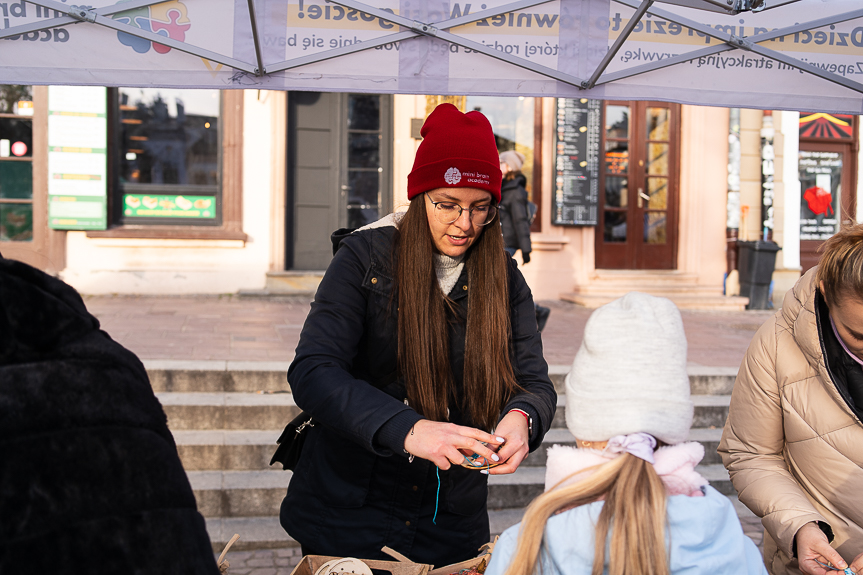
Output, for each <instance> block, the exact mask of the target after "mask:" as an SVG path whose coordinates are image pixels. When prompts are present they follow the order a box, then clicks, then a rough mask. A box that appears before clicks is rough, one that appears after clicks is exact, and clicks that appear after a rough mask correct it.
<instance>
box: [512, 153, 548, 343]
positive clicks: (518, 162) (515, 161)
mask: <svg viewBox="0 0 863 575" xmlns="http://www.w3.org/2000/svg"><path fill="white" fill-rule="evenodd" d="M499 159H500V171H501V173H502V174H503V184H502V186H501V191H500V197H501V199H500V227H501V229H502V230H503V243H504V246H505V247H506V251H507V253H509V255H511V256H515V252H517V251H518V250H521V261H522V264H528V263H530V252H531V251H532V247H531V243H530V224H531V221H530V220H531V217H530V214H528V208H527V206H528V198H527V190H526V189H525V187H524V186H525V185H526V184H527V178H526V177H525V176H524V174H522V173H521V167H522V166H523V165H524V154H522V153H521V152H516V151H515V150H506V151H505V152H501V153H500V156H499ZM535 311H536V325H537V328H538V329H539V331H542V330H543V329H544V328H545V324H546V322H548V316H549V315H551V310H550V309H549V308H547V307H545V306H541V305H539V304H536V309H535Z"/></svg>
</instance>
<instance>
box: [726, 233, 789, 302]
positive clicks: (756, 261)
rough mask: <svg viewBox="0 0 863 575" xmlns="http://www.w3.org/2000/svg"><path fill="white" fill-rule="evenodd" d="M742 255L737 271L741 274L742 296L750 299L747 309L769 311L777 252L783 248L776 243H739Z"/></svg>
mask: <svg viewBox="0 0 863 575" xmlns="http://www.w3.org/2000/svg"><path fill="white" fill-rule="evenodd" d="M737 245H738V246H739V248H740V253H739V255H738V260H737V269H738V271H739V273H740V295H741V296H743V297H748V298H749V305H747V306H746V309H769V308H771V307H773V306H772V305H771V303H772V302H771V301H770V282H771V280H772V279H773V269H774V267H775V266H776V252H778V251H779V250H780V249H781V248H780V247H779V245H778V244H777V243H776V242H773V241H764V240H759V241H757V242H740V241H739V242H737Z"/></svg>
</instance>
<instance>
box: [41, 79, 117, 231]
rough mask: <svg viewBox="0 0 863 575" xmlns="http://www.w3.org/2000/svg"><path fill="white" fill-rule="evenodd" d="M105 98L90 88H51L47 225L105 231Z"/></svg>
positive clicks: (106, 163) (101, 93)
mask: <svg viewBox="0 0 863 575" xmlns="http://www.w3.org/2000/svg"><path fill="white" fill-rule="evenodd" d="M107 128H108V126H107V95H106V90H105V88H102V87H91V86H49V87H48V225H49V226H50V227H51V228H53V229H55V230H104V229H105V228H106V227H107V223H108V212H107V205H108V202H107V192H108V187H107V175H108V170H107V166H108V159H107V158H108V155H107V152H108V150H107V147H108V143H107V138H108V129H107Z"/></svg>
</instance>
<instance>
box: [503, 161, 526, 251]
mask: <svg viewBox="0 0 863 575" xmlns="http://www.w3.org/2000/svg"><path fill="white" fill-rule="evenodd" d="M523 165H524V154H522V153H521V152H516V151H515V150H507V151H505V152H501V153H500V171H501V173H503V184H502V186H501V190H500V227H501V229H502V230H503V244H504V247H505V248H506V251H507V252H509V254H510V255H512V256H514V255H515V252H517V251H518V250H521V261H522V262H523V263H530V252H531V245H530V217H529V216H528V213H527V190H526V189H525V185H526V184H527V178H526V177H525V176H524V174H522V173H521V167H522V166H523Z"/></svg>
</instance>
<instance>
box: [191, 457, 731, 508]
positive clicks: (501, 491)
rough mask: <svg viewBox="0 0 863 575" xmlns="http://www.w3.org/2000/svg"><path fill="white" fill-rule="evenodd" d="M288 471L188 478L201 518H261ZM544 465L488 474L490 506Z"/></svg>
mask: <svg viewBox="0 0 863 575" xmlns="http://www.w3.org/2000/svg"><path fill="white" fill-rule="evenodd" d="M697 470H698V471H699V472H700V473H701V474H702V475H704V477H705V478H706V479H707V480H708V481H710V484H711V485H712V486H713V487H715V488H716V490H717V491H719V492H720V493H723V494H725V495H732V494H734V487H733V486H732V485H731V481H730V479H729V478H728V473H727V472H726V470H725V468H724V467H723V466H722V465H718V464H713V465H701V466H699V467H698V468H697ZM291 475H292V474H291V472H289V471H276V470H266V471H189V472H188V476H189V481H190V483H191V484H192V489H193V490H194V492H195V497H196V498H197V501H198V511H199V512H200V513H201V514H202V515H204V517H221V518H228V517H262V516H269V515H278V513H279V507H280V505H281V502H282V499H283V498H284V496H285V492H286V490H287V486H288V483H289V482H290V476H291ZM544 482H545V468H544V467H529V466H523V467H519V469H518V470H517V471H516V472H515V473H512V474H508V475H491V476H489V488H488V507H489V509H495V510H497V509H513V508H522V507H525V506H526V505H528V504H529V503H530V502H531V501H532V500H533V499H534V498H535V497H536V496H537V495H539V494H540V493H542V491H543V485H544Z"/></svg>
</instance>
